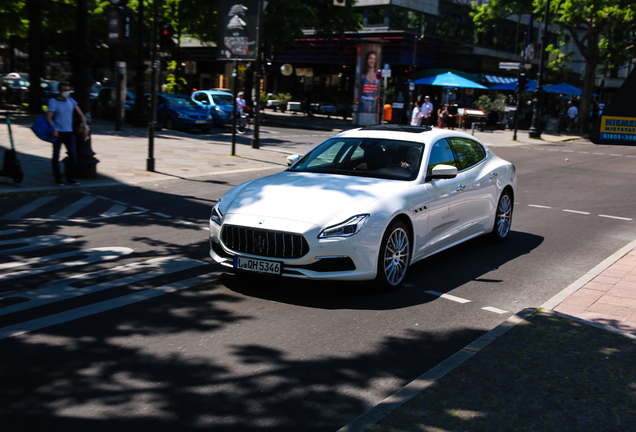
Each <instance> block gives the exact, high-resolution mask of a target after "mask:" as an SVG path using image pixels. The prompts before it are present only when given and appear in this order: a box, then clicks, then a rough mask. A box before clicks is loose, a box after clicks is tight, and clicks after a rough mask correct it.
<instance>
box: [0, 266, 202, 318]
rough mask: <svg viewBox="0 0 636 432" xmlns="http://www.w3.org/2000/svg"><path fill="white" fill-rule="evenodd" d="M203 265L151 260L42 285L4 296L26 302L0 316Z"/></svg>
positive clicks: (2, 311) (5, 308) (3, 309)
mask: <svg viewBox="0 0 636 432" xmlns="http://www.w3.org/2000/svg"><path fill="white" fill-rule="evenodd" d="M204 264H206V263H205V262H204V261H197V260H193V259H189V258H171V257H161V258H153V259H150V260H147V261H143V262H138V263H132V264H126V265H123V266H119V267H114V268H112V269H106V270H99V271H95V272H92V273H82V274H78V275H75V276H71V277H68V278H65V279H60V280H55V281H51V282H47V283H44V284H42V285H40V286H39V287H38V288H35V289H32V290H28V291H19V292H16V293H13V294H10V295H8V296H4V297H3V298H4V299H5V300H6V299H8V298H20V299H26V300H28V301H24V302H22V303H18V304H14V305H10V306H5V307H3V308H0V316H2V315H7V314H10V313H15V312H20V311H23V310H27V309H31V308H34V307H38V306H42V305H46V304H50V303H55V302H58V301H62V300H67V299H70V298H76V297H81V296H83V295H87V294H92V293H95V292H99V291H103V290H106V289H110V288H116V287H120V286H124V285H129V284H132V283H135V282H139V281H143V280H147V279H151V278H154V277H157V276H163V275H166V274H169V273H174V272H177V271H181V270H187V269H191V268H194V267H198V266H202V265H204ZM146 268H151V269H150V270H148V271H145V272H143V273H137V274H133V275H130V276H124V277H122V278H120V279H115V280H109V281H106V282H102V283H98V284H95V285H89V286H86V287H83V288H76V287H74V286H73V284H75V283H78V282H81V281H86V280H90V279H95V278H99V277H102V276H108V275H111V274H116V273H121V272H127V271H134V270H144V269H146Z"/></svg>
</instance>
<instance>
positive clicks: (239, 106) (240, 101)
mask: <svg viewBox="0 0 636 432" xmlns="http://www.w3.org/2000/svg"><path fill="white" fill-rule="evenodd" d="M244 96H245V93H243V92H239V93H238V95H237V96H236V113H237V114H241V113H242V112H243V110H244V109H245V108H247V102H245V99H244Z"/></svg>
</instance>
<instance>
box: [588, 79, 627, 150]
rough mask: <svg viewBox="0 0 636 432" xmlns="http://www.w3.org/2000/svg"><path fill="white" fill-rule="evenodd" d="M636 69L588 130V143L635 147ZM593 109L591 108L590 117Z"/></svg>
mask: <svg viewBox="0 0 636 432" xmlns="http://www.w3.org/2000/svg"><path fill="white" fill-rule="evenodd" d="M634 94H636V69H634V70H633V71H632V72H631V73H630V74H629V76H628V77H627V79H626V80H625V82H624V83H623V85H622V86H621V88H620V89H619V90H618V92H616V95H615V96H614V97H613V98H612V100H611V101H609V103H608V104H607V105H606V106H605V108H604V109H603V113H602V114H601V115H600V118H598V119H597V120H596V122H595V123H594V124H593V125H592V128H591V129H590V134H589V137H590V141H592V142H593V143H595V144H628V145H636V105H634V102H633V98H634ZM593 114H594V107H592V115H593Z"/></svg>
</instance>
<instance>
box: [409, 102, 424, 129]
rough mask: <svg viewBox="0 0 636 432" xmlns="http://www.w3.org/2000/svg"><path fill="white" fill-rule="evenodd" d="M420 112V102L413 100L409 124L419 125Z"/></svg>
mask: <svg viewBox="0 0 636 432" xmlns="http://www.w3.org/2000/svg"><path fill="white" fill-rule="evenodd" d="M421 113H422V109H421V107H420V103H419V102H418V101H415V106H413V112H412V113H411V126H419V125H420V114H421Z"/></svg>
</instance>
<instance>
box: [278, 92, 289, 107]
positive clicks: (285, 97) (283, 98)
mask: <svg viewBox="0 0 636 432" xmlns="http://www.w3.org/2000/svg"><path fill="white" fill-rule="evenodd" d="M274 98H275V99H276V100H279V101H281V102H283V103H284V104H285V106H287V102H289V101H290V100H292V95H290V94H289V93H277V94H276V96H274Z"/></svg>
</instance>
